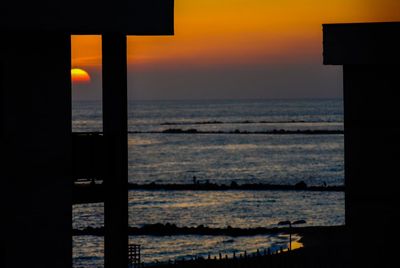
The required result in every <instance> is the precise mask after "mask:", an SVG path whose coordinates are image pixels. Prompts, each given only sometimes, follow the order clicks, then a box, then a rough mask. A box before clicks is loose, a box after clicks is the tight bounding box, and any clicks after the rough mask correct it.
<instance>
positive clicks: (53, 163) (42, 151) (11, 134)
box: [0, 31, 72, 268]
mask: <svg viewBox="0 0 400 268" xmlns="http://www.w3.org/2000/svg"><path fill="white" fill-rule="evenodd" d="M70 42H71V41H70V35H69V34H67V33H62V32H51V31H48V32H47V31H32V32H17V31H16V32H13V33H11V32H9V33H7V34H3V35H2V41H1V44H0V65H1V71H0V76H1V79H0V80H1V82H0V88H1V90H0V92H1V98H0V109H1V113H0V116H1V117H2V118H1V120H0V122H1V124H2V128H1V129H2V135H1V141H0V142H1V159H2V161H1V168H0V173H1V187H0V211H1V215H2V216H1V220H0V225H1V226H0V230H2V232H3V234H2V235H1V236H0V244H1V250H2V251H3V252H2V254H4V255H5V257H4V258H5V260H3V261H4V262H5V264H3V263H2V265H1V267H7V268H11V267H22V266H29V267H40V268H46V267H48V268H54V267H61V268H70V267H71V266H72V205H71V204H72V202H71V192H72V180H71V178H70V167H71V166H70V163H71V47H70ZM3 247H4V248H3ZM3 265H4V266H3Z"/></svg>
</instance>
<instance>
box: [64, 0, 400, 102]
mask: <svg viewBox="0 0 400 268" xmlns="http://www.w3.org/2000/svg"><path fill="white" fill-rule="evenodd" d="M399 20H400V1H398V0H324V1H317V0H279V1H277V0H217V1H216V0H201V1H200V0H198V1H197V0H175V36H164V37H129V38H128V76H129V77H128V79H129V96H130V98H131V99H222V98H226V99H234V98H331V97H341V91H342V86H341V69H340V67H336V66H323V65H322V26H321V24H323V23H339V22H372V21H399ZM72 55H73V58H72V65H73V68H81V69H84V70H86V71H87V72H88V73H89V74H90V76H91V83H86V84H80V85H76V86H74V98H76V99H99V98H100V97H101V40H100V37H99V36H97V37H96V36H74V37H73V51H72Z"/></svg>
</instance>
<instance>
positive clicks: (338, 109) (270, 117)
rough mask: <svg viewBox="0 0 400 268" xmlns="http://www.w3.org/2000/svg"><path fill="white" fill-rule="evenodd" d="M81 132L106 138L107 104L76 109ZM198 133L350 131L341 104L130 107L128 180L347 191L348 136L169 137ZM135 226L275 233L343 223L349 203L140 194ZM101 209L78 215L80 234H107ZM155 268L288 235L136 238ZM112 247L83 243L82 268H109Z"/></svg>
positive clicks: (247, 194) (133, 212)
mask: <svg viewBox="0 0 400 268" xmlns="http://www.w3.org/2000/svg"><path fill="white" fill-rule="evenodd" d="M73 120H74V123H73V129H74V131H76V132H78V131H79V132H87V131H102V122H101V103H100V102H75V103H74V106H73ZM167 129H182V130H188V129H196V130H197V131H208V132H210V131H211V132H214V131H221V132H232V131H236V130H239V131H249V132H255V131H271V130H275V129H276V130H281V129H284V130H342V129H343V110H342V100H266V101H254V100H252V101H250V100H249V101H141V102H130V103H129V130H130V131H135V132H140V133H137V134H130V135H129V181H130V182H133V183H151V182H156V183H192V180H193V179H192V178H193V176H196V178H197V180H199V181H200V182H205V181H207V180H208V181H210V182H215V183H225V184H230V183H231V182H232V181H235V182H237V183H239V184H240V183H274V184H295V183H298V182H300V181H304V182H306V183H307V184H308V185H323V184H327V185H343V183H344V151H343V150H344V137H343V135H302V134H299V135H267V134H247V135H241V134H164V133H158V134H155V133H150V132H160V131H163V130H167ZM129 197H130V198H129V221H130V225H131V226H142V225H143V224H148V223H174V224H177V225H178V226H198V225H200V224H203V225H206V226H209V227H226V226H228V225H230V226H232V227H243V228H248V227H268V226H269V227H273V226H276V223H277V222H279V221H281V220H287V219H291V220H297V219H304V220H306V221H307V224H306V225H340V224H344V194H343V193H328V192H323V193H320V192H285V191H235V192H233V191H215V192H201V191H199V192H190V191H131V192H130V193H129ZM102 224H103V206H102V204H90V205H79V206H78V205H77V206H74V228H76V229H82V228H85V227H87V226H92V227H100V226H102ZM130 239H131V241H132V242H134V243H139V244H141V245H142V247H143V260H144V261H145V262H147V263H152V262H156V261H166V260H168V259H175V258H182V257H189V256H193V255H198V254H200V255H201V254H203V255H207V254H208V253H211V254H218V252H226V253H232V252H234V251H237V252H239V251H244V250H247V251H249V252H251V251H255V250H256V249H257V248H266V247H271V246H279V245H282V243H286V242H287V238H286V237H283V236H279V235H277V236H254V237H242V238H231V237H223V236H221V237H208V236H170V237H153V236H140V237H131V238H130ZM102 247H103V239H102V238H98V237H90V236H84V237H75V239H74V266H75V267H102V265H103V257H102V252H103V251H102Z"/></svg>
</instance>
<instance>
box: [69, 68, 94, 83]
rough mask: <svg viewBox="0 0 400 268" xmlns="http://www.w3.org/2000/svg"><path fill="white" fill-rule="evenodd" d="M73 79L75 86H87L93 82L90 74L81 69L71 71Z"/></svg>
mask: <svg viewBox="0 0 400 268" xmlns="http://www.w3.org/2000/svg"><path fill="white" fill-rule="evenodd" d="M71 79H72V83H75V84H86V83H89V82H90V81H91V79H90V75H89V74H88V72H86V71H85V70H82V69H79V68H74V69H71Z"/></svg>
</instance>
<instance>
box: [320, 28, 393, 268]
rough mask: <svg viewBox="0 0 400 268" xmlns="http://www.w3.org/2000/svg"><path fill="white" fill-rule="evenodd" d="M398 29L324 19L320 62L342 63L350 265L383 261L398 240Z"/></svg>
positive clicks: (383, 263) (373, 264)
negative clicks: (367, 251)
mask: <svg viewBox="0 0 400 268" xmlns="http://www.w3.org/2000/svg"><path fill="white" fill-rule="evenodd" d="M399 33H400V23H366V24H333V25H324V63H325V64H332V65H343V78H344V130H345V184H346V225H347V226H348V227H349V229H350V231H351V235H352V243H353V247H352V252H353V261H354V263H353V265H354V266H360V267H361V266H362V267H388V266H386V265H387V264H389V263H391V260H392V259H394V258H395V256H396V252H395V251H396V250H397V246H398V245H397V243H398V242H397V241H398V238H399V237H398V236H399V235H397V234H396V233H397V232H396V229H397V228H398V227H397V224H396V223H397V222H398V220H397V218H398V217H397V216H398V211H399V209H400V205H399V201H398V196H400V190H399V189H400V188H398V187H397V184H398V178H399V161H400V158H399V156H400V109H399V99H398V92H399V90H400V79H399V75H400V67H399V66H398V62H399V60H400V52H399V49H398V48H399V45H400V42H399V40H398V35H399ZM368 248H370V249H369V250H370V251H371V254H366V250H368Z"/></svg>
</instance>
